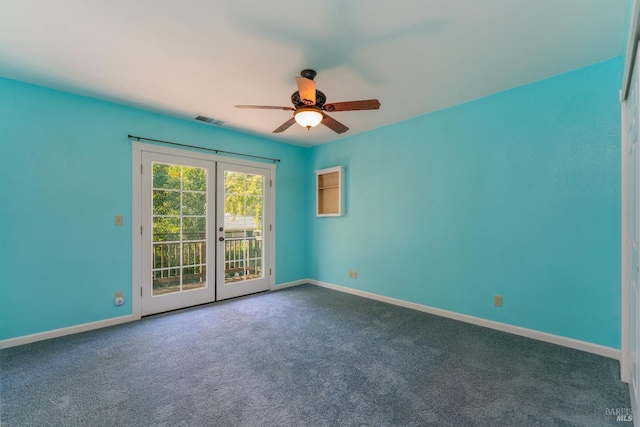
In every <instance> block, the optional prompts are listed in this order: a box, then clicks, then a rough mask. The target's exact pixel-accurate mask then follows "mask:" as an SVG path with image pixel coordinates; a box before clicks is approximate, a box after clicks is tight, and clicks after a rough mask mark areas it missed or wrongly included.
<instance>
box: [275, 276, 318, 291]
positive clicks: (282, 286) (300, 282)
mask: <svg viewBox="0 0 640 427" xmlns="http://www.w3.org/2000/svg"><path fill="white" fill-rule="evenodd" d="M306 283H311V281H310V280H309V279H302V280H294V281H293V282H286V283H280V284H279V285H272V286H271V290H272V291H279V290H280V289H286V288H291V287H293V286H299V285H304V284H306Z"/></svg>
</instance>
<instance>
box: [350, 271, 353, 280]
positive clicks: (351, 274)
mask: <svg viewBox="0 0 640 427" xmlns="http://www.w3.org/2000/svg"><path fill="white" fill-rule="evenodd" d="M349 279H353V271H351V270H349Z"/></svg>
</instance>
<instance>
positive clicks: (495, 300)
mask: <svg viewBox="0 0 640 427" xmlns="http://www.w3.org/2000/svg"><path fill="white" fill-rule="evenodd" d="M493 305H495V306H496V307H502V295H495V296H494V297H493Z"/></svg>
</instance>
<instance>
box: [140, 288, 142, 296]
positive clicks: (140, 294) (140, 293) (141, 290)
mask: <svg viewBox="0 0 640 427" xmlns="http://www.w3.org/2000/svg"><path fill="white" fill-rule="evenodd" d="M140 296H142V286H140Z"/></svg>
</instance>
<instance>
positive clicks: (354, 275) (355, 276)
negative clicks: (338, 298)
mask: <svg viewBox="0 0 640 427" xmlns="http://www.w3.org/2000/svg"><path fill="white" fill-rule="evenodd" d="M352 278H353V279H357V278H358V272H357V271H354V272H353V276H352Z"/></svg>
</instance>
